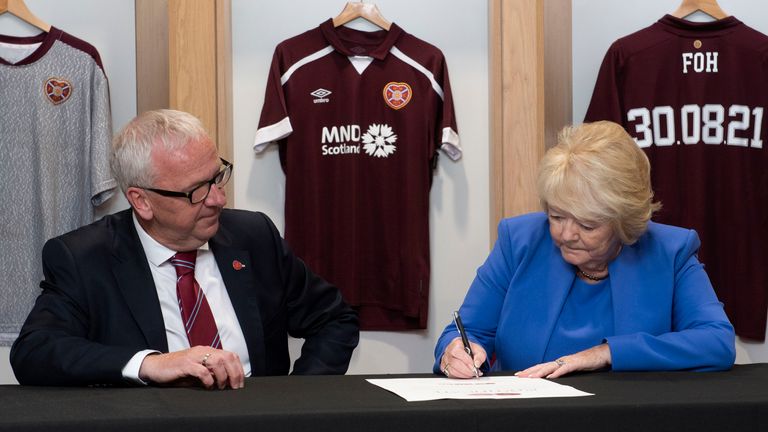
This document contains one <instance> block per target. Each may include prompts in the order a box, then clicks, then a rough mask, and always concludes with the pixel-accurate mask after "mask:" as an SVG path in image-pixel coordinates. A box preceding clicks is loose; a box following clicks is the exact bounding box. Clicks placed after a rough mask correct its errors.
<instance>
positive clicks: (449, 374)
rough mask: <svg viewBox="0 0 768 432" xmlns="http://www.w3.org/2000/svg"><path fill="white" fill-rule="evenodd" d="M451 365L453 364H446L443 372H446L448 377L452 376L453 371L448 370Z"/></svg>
mask: <svg viewBox="0 0 768 432" xmlns="http://www.w3.org/2000/svg"><path fill="white" fill-rule="evenodd" d="M449 367H451V365H450V364H446V365H445V367H444V368H443V373H444V374H445V376H447V377H450V376H451V373H450V372H448V368H449Z"/></svg>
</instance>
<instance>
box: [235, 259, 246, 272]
mask: <svg viewBox="0 0 768 432" xmlns="http://www.w3.org/2000/svg"><path fill="white" fill-rule="evenodd" d="M232 268H233V269H235V270H242V269H244V268H245V264H243V263H241V262H240V261H238V260H234V261H232Z"/></svg>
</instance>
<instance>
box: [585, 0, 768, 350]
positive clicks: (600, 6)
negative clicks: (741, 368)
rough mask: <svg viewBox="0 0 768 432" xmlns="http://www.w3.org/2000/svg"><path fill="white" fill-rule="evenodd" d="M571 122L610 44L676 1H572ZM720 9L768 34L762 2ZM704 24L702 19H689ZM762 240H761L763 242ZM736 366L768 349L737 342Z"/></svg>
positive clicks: (723, 2) (741, 0) (728, 2)
mask: <svg viewBox="0 0 768 432" xmlns="http://www.w3.org/2000/svg"><path fill="white" fill-rule="evenodd" d="M572 4H573V121H574V123H579V122H581V121H583V120H584V114H585V113H586V111H587V106H588V105H589V100H590V98H591V97H592V89H593V88H594V86H595V80H596V79H597V71H598V69H599V68H600V63H601V62H602V60H603V56H604V55H605V52H606V51H607V50H608V47H609V46H610V45H611V43H613V41H614V40H616V39H618V38H620V37H622V36H626V35H628V34H630V33H633V32H635V31H637V30H640V29H642V28H645V27H647V26H649V25H651V24H652V23H653V22H655V21H657V20H658V19H659V18H661V17H662V16H664V14H667V13H672V12H674V11H675V9H677V7H678V5H679V4H680V2H679V1H669V0H643V1H632V2H629V1H616V0H573V3H572ZM718 4H719V5H720V7H721V8H722V9H723V10H724V11H725V12H726V13H727V14H729V15H733V16H735V17H736V18H738V19H740V20H742V21H743V22H744V23H745V24H747V25H748V26H750V27H752V28H754V29H756V30H758V31H761V32H763V33H766V34H768V7H766V3H765V1H763V0H720V1H718ZM692 18H693V19H695V20H706V19H707V17H706V16H700V15H699V14H697V16H695V17H692ZM765 240H766V239H762V241H765ZM736 353H737V354H736V362H737V363H757V362H766V361H768V345H766V344H765V343H755V342H749V341H743V340H739V341H738V342H737V346H736Z"/></svg>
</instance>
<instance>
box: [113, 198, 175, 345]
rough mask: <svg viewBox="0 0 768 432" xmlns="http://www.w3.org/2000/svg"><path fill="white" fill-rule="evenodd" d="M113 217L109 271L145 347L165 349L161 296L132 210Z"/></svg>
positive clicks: (166, 341) (165, 340)
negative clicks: (134, 221) (142, 337)
mask: <svg viewBox="0 0 768 432" xmlns="http://www.w3.org/2000/svg"><path fill="white" fill-rule="evenodd" d="M116 220H117V221H116V226H115V227H114V245H113V249H112V250H113V251H114V253H113V255H112V271H113V273H114V276H115V280H116V281H117V285H118V287H119V288H120V291H121V292H122V294H123V297H124V298H125V301H126V303H127V304H128V308H129V309H130V310H131V313H132V314H133V316H134V318H135V322H136V324H137V325H138V326H139V328H140V329H141V331H142V333H143V334H144V338H145V339H146V342H147V347H149V348H151V349H156V350H159V351H162V352H168V339H167V338H166V335H165V322H164V321H163V314H162V312H161V310H160V300H159V299H158V297H157V289H156V288H155V282H154V280H153V279H152V273H151V271H150V269H149V264H148V263H147V257H146V255H145V254H144V249H143V248H142V247H141V242H140V241H139V237H138V234H137V233H136V228H135V227H134V226H133V219H132V217H131V210H130V209H129V210H126V211H124V212H122V213H121V214H120V217H119V218H116Z"/></svg>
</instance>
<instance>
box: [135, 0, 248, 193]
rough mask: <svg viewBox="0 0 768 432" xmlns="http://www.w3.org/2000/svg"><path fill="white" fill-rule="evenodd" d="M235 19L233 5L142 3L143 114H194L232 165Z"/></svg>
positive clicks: (176, 0)
mask: <svg viewBox="0 0 768 432" xmlns="http://www.w3.org/2000/svg"><path fill="white" fill-rule="evenodd" d="M231 18H232V15H231V0H136V35H137V36H136V50H137V52H136V58H137V61H136V62H137V88H138V94H137V99H138V101H137V102H138V103H137V107H138V111H139V112H143V111H146V110H150V109H159V108H173V109H178V110H182V111H187V112H189V113H192V114H194V115H195V116H197V117H198V118H199V119H200V120H201V121H202V123H203V125H204V126H205V128H206V129H207V130H208V132H209V133H210V135H211V137H212V138H213V139H214V140H215V141H216V143H217V145H218V147H219V153H220V154H221V156H222V157H223V158H225V159H228V160H230V161H232V159H233V157H232V155H233V151H232V32H231ZM233 162H234V161H233ZM233 187H234V182H230V183H229V184H228V185H227V194H228V195H229V196H230V197H233V196H234V190H233ZM233 204H234V203H233V202H232V198H230V200H229V205H230V206H231V205H233Z"/></svg>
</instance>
